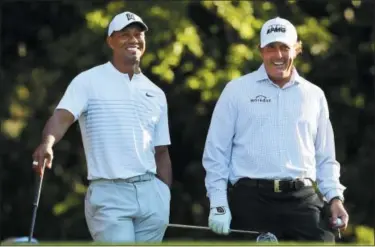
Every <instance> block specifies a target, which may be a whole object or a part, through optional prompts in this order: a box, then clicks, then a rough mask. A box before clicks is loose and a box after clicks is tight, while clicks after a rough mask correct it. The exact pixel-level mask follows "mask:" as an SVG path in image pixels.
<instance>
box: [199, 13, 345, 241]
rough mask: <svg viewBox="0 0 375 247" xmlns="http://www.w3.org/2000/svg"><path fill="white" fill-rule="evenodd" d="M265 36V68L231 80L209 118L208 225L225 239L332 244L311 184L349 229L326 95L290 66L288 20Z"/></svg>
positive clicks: (295, 49) (268, 26)
mask: <svg viewBox="0 0 375 247" xmlns="http://www.w3.org/2000/svg"><path fill="white" fill-rule="evenodd" d="M260 36H261V38H260V39H261V40H260V47H259V50H260V54H261V57H262V60H263V64H262V65H261V66H260V67H259V69H258V70H257V71H255V72H253V73H249V74H246V75H244V76H242V77H240V78H237V79H234V80H233V81H231V82H229V83H228V84H227V85H226V87H225V89H224V90H223V92H222V94H221V96H220V98H219V100H218V102H217V104H216V106H215V109H214V112H213V115H212V119H211V124H210V127H209V131H208V135H207V140H206V144H205V149H204V154H203V166H204V168H205V170H206V178H205V184H206V188H207V192H208V193H207V194H208V197H209V200H210V214H209V227H210V228H211V229H212V230H213V231H214V232H216V233H218V234H225V235H226V234H228V233H229V232H230V228H233V229H247V230H255V231H261V232H262V231H266V232H272V233H274V234H275V235H276V236H277V237H278V239H279V240H293V241H299V240H301V241H334V235H333V234H332V233H330V232H329V231H326V230H324V229H323V228H322V226H323V225H324V224H322V222H321V218H322V217H321V211H322V207H323V204H324V203H323V200H322V199H321V197H319V196H318V194H317V192H316V191H315V189H314V186H313V185H314V182H316V184H317V187H318V189H319V191H320V193H321V194H322V195H323V197H324V199H325V200H326V201H327V202H328V203H329V205H330V211H331V216H332V217H331V221H332V223H334V222H336V220H337V218H340V219H341V221H342V224H340V225H339V226H337V227H339V228H341V229H345V228H346V227H347V224H348V214H347V212H346V210H345V208H344V206H343V200H344V199H343V192H344V190H345V187H344V186H343V185H341V183H340V181H339V177H340V164H339V163H338V162H337V161H336V158H335V144H334V135H333V130H332V126H331V122H330V119H329V110H328V105H327V100H326V97H325V95H324V92H323V91H322V90H321V89H320V88H319V87H318V86H316V85H314V84H313V83H311V82H309V81H307V80H306V79H304V78H302V77H301V76H300V75H299V74H298V73H297V70H296V69H295V67H294V65H293V61H294V59H295V58H296V56H297V55H298V54H299V53H300V52H301V50H302V49H301V42H299V41H298V39H297V31H296V29H295V27H294V26H293V25H292V24H291V23H290V22H289V21H288V20H285V19H282V18H279V17H277V18H274V19H271V20H269V21H267V22H266V23H265V24H264V25H263V26H262V29H261V34H260ZM228 183H229V189H228V188H227V187H228ZM227 190H228V193H227ZM232 219H233V220H232Z"/></svg>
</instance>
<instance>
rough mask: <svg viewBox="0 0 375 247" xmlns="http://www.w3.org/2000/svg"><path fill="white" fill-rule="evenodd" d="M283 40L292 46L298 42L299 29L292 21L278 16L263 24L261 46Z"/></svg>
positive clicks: (282, 41)
mask: <svg viewBox="0 0 375 247" xmlns="http://www.w3.org/2000/svg"><path fill="white" fill-rule="evenodd" d="M272 42H281V43H284V44H286V45H287V46H289V47H292V46H293V45H294V44H295V43H296V42H297V30H296V28H295V27H294V26H293V24H292V23H290V21H288V20H286V19H283V18H280V17H276V18H274V19H270V20H268V21H266V23H264V24H263V26H262V29H261V31H260V47H261V48H263V47H265V46H266V45H268V44H270V43H272Z"/></svg>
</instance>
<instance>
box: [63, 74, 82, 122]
mask: <svg viewBox="0 0 375 247" xmlns="http://www.w3.org/2000/svg"><path fill="white" fill-rule="evenodd" d="M87 85H88V78H87V76H84V74H82V73H81V74H79V75H77V76H76V77H75V78H74V79H73V80H72V81H71V83H70V84H69V85H68V87H67V89H66V91H65V93H64V95H63V97H62V98H61V100H60V102H59V104H58V105H57V107H56V110H57V109H64V110H67V111H69V112H70V113H72V114H73V116H74V121H76V120H77V119H78V118H79V117H80V115H81V114H82V112H84V111H85V110H86V109H87V104H88V99H89V89H88V86H87Z"/></svg>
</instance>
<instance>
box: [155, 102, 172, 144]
mask: <svg viewBox="0 0 375 247" xmlns="http://www.w3.org/2000/svg"><path fill="white" fill-rule="evenodd" d="M170 144H171V140H170V134H169V121H168V103H167V100H166V98H165V96H164V103H163V106H162V112H161V115H160V119H159V122H158V124H157V125H156V129H155V139H154V146H163V145H170Z"/></svg>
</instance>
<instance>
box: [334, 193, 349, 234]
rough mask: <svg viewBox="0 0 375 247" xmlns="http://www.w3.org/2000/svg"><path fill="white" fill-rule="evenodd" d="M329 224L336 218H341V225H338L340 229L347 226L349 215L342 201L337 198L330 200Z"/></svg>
mask: <svg viewBox="0 0 375 247" xmlns="http://www.w3.org/2000/svg"><path fill="white" fill-rule="evenodd" d="M331 215H332V218H331V224H334V223H335V222H336V220H337V218H340V219H341V220H342V223H343V224H342V225H341V226H340V227H338V228H339V229H341V230H345V229H346V228H347V227H348V222H349V215H348V213H347V212H346V210H345V208H344V205H343V204H342V201H340V200H338V199H333V200H332V202H331Z"/></svg>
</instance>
